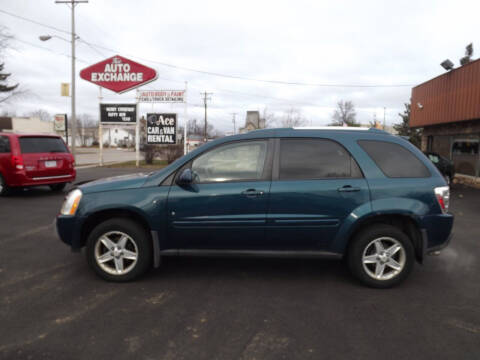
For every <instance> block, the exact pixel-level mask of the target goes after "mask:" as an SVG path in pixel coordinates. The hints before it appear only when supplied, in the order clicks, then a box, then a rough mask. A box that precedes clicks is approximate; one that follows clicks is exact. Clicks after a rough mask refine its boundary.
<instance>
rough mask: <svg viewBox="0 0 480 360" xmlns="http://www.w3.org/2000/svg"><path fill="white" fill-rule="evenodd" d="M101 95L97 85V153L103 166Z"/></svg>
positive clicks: (100, 89)
mask: <svg viewBox="0 0 480 360" xmlns="http://www.w3.org/2000/svg"><path fill="white" fill-rule="evenodd" d="M102 100H103V96H102V87H101V86H99V87H98V105H99V106H98V109H99V112H98V119H99V121H98V148H99V150H100V151H99V153H100V154H99V155H100V159H99V160H100V161H99V162H100V166H103V126H102V109H101V104H102Z"/></svg>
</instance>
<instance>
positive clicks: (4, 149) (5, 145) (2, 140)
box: [0, 136, 10, 154]
mask: <svg viewBox="0 0 480 360" xmlns="http://www.w3.org/2000/svg"><path fill="white" fill-rule="evenodd" d="M9 152H10V140H9V139H8V137H6V136H0V154H2V153H9Z"/></svg>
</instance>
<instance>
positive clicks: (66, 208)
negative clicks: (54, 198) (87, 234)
mask: <svg viewBox="0 0 480 360" xmlns="http://www.w3.org/2000/svg"><path fill="white" fill-rule="evenodd" d="M81 198H82V191H81V190H80V189H75V190H73V191H70V192H69V193H68V195H67V197H66V198H65V201H64V202H63V205H62V209H61V210H60V214H62V215H75V213H76V212H77V209H78V204H80V199H81Z"/></svg>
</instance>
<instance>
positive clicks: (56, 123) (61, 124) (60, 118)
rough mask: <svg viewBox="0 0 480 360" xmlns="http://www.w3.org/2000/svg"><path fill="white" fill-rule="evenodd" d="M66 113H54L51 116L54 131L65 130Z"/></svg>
mask: <svg viewBox="0 0 480 360" xmlns="http://www.w3.org/2000/svg"><path fill="white" fill-rule="evenodd" d="M66 118H67V114H56V115H55V116H54V117H53V128H54V129H55V131H65V122H66Z"/></svg>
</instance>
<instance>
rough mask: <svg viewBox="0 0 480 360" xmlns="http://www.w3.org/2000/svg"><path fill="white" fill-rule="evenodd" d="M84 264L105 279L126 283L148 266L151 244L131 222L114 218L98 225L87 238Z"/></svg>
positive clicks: (142, 231)
mask: <svg viewBox="0 0 480 360" xmlns="http://www.w3.org/2000/svg"><path fill="white" fill-rule="evenodd" d="M86 256H87V261H88V264H89V265H90V267H91V268H92V269H93V270H94V271H95V272H96V273H97V274H98V275H100V277H102V278H103V279H105V280H109V281H117V282H123V281H129V280H133V279H134V278H136V277H138V276H140V275H142V274H143V273H145V272H146V271H147V270H148V269H149V268H150V265H151V260H152V242H151V241H150V237H149V235H148V233H147V232H146V231H145V229H144V228H143V227H142V226H140V225H139V224H137V223H136V222H134V221H131V220H129V219H124V218H114V219H110V220H107V221H105V222H102V223H100V224H99V225H97V226H96V227H95V228H94V229H93V231H92V232H91V233H90V235H89V236H88V239H87V252H86Z"/></svg>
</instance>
